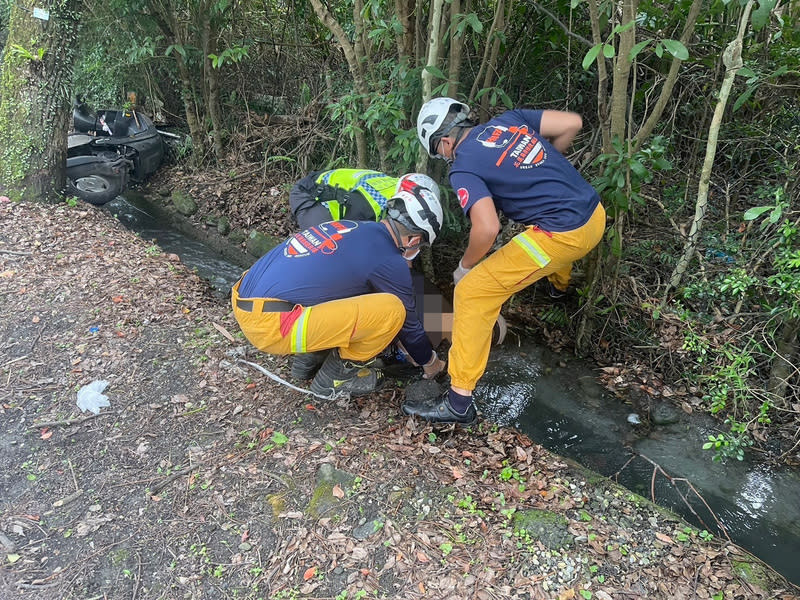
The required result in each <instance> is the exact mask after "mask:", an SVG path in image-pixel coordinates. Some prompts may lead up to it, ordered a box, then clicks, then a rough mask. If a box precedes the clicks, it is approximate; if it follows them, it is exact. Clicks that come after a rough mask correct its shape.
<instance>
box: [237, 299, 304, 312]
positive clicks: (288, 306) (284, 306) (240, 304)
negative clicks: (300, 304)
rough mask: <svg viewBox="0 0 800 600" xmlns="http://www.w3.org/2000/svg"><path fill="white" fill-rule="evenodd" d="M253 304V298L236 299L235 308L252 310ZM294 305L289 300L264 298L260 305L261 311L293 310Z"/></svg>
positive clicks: (246, 310)
mask: <svg viewBox="0 0 800 600" xmlns="http://www.w3.org/2000/svg"><path fill="white" fill-rule="evenodd" d="M253 304H254V301H253V300H237V301H236V308H238V309H239V310H243V311H245V312H253ZM294 307H295V305H294V304H292V303H291V302H285V301H284V300H265V301H264V304H263V306H262V307H261V312H265V313H273V312H291V311H292V310H294Z"/></svg>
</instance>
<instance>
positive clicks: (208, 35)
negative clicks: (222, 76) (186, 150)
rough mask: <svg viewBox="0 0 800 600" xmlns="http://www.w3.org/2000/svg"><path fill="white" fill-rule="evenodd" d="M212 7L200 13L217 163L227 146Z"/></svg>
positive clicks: (206, 82) (204, 65)
mask: <svg viewBox="0 0 800 600" xmlns="http://www.w3.org/2000/svg"><path fill="white" fill-rule="evenodd" d="M210 13H211V7H210V6H209V5H208V4H207V3H203V4H202V5H201V6H200V10H199V11H198V17H199V21H200V23H199V24H198V25H199V28H200V39H201V41H202V44H201V47H202V49H203V58H202V60H203V74H204V76H205V86H204V88H205V89H204V92H205V96H206V102H205V105H206V107H207V110H208V116H209V119H210V121H211V142H212V144H213V148H214V156H215V158H216V159H217V161H221V160H222V159H223V158H225V146H224V143H223V139H222V137H223V130H224V125H223V123H222V117H221V115H220V108H219V68H216V69H215V68H214V66H213V65H212V64H211V59H210V58H209V55H211V54H217V35H218V31H217V28H216V27H215V26H214V22H213V21H212V19H211V17H210Z"/></svg>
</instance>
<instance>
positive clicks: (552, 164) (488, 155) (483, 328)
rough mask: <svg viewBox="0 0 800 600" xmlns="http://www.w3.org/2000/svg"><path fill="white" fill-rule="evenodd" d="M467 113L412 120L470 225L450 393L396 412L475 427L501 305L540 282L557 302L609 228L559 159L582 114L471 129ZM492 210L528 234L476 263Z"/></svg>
mask: <svg viewBox="0 0 800 600" xmlns="http://www.w3.org/2000/svg"><path fill="white" fill-rule="evenodd" d="M469 112H470V109H469V107H468V106H467V105H466V104H463V103H461V102H458V101H456V100H453V99H452V98H434V99H433V100H430V101H428V102H426V103H425V104H424V105H423V106H422V108H421V109H420V112H419V115H418V117H417V135H418V137H419V141H420V143H421V144H422V145H423V147H424V148H425V150H426V151H427V152H428V154H429V155H430V156H432V157H435V158H443V159H444V160H446V161H447V162H448V164H450V183H451V185H452V187H453V190H455V192H456V196H457V198H458V201H459V204H460V205H461V208H462V209H463V211H464V214H465V215H467V216H468V217H469V220H470V224H471V227H470V233H469V243H468V245H467V249H466V250H465V251H464V255H463V257H462V258H461V260H460V261H459V263H458V268H457V269H456V270H455V272H454V273H453V282H454V283H455V284H456V287H455V297H454V301H453V305H454V311H455V315H454V322H453V344H452V346H451V348H450V354H449V366H448V372H449V374H450V389H449V390H448V391H446V392H445V393H444V394H443V395H442V396H441V397H440V398H435V399H427V400H422V401H419V402H414V403H411V402H406V403H405V404H404V405H403V411H404V412H405V413H406V414H409V415H417V416H419V417H421V418H423V419H426V420H428V421H432V422H440V423H472V422H474V421H475V420H476V418H477V412H476V410H475V406H474V404H473V401H472V392H473V390H474V389H475V386H476V385H477V382H478V380H479V379H480V378H481V376H482V375H483V372H484V370H485V369H486V362H487V360H488V357H489V347H490V345H491V335H492V326H493V324H494V322H495V320H496V319H497V316H498V314H499V312H500V308H501V306H502V305H503V303H504V302H505V301H506V300H507V299H508V298H510V297H511V296H512V295H513V294H516V293H517V292H519V291H521V290H523V289H524V288H526V287H528V286H529V285H531V284H532V283H534V282H535V281H538V280H539V279H542V278H544V277H547V278H548V280H549V285H550V286H551V295H552V296H558V295H559V294H562V295H563V293H564V292H566V290H567V286H568V285H569V280H570V272H571V270H572V263H573V262H574V261H576V260H578V259H580V258H582V257H583V256H585V255H586V254H588V253H589V251H591V249H592V248H594V247H595V246H596V245H597V244H598V243H599V242H600V240H601V239H602V237H603V232H604V230H605V222H606V218H605V210H604V209H603V206H602V204H600V197H599V196H598V194H597V192H596V191H595V190H594V188H592V186H591V185H589V183H587V182H586V181H585V180H584V179H583V177H581V175H580V173H578V171H577V170H576V169H575V168H574V167H573V166H572V164H571V163H570V162H569V161H568V160H567V159H566V158H565V157H564V156H563V152H565V151H566V149H567V148H568V147H569V146H570V144H571V143H572V140H573V138H574V137H575V135H576V134H577V133H578V132H579V131H580V130H581V128H582V126H583V122H582V120H581V117H580V116H579V115H577V114H575V113H570V112H561V111H554V110H510V111H507V112H505V113H503V114H501V115H499V116H497V117H495V118H493V119H491V120H490V121H488V122H487V123H485V124H483V125H476V124H475V123H473V122H471V121H470V120H469ZM498 209H500V210H502V211H503V213H504V214H505V215H506V216H507V217H508V218H509V219H511V220H513V221H516V222H518V223H522V224H524V225H527V227H528V228H527V229H526V231H524V232H523V233H521V234H519V235H517V236H515V237H514V238H513V239H512V240H511V241H510V242H508V243H507V244H506V245H504V246H503V247H502V248H500V249H499V250H497V251H496V252H494V253H493V254H491V255H490V256H489V257H488V258H486V259H485V260H481V259H483V257H484V256H486V254H487V252H489V250H490V249H491V247H492V246H493V244H494V241H495V238H496V237H497V234H498V233H499V231H500V221H499V219H498V216H497V210H498Z"/></svg>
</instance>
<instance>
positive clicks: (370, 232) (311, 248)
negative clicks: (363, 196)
mask: <svg viewBox="0 0 800 600" xmlns="http://www.w3.org/2000/svg"><path fill="white" fill-rule="evenodd" d="M376 292H387V293H389V294H394V295H395V296H397V297H398V298H400V300H401V301H402V302H403V305H404V306H405V308H406V320H405V323H404V324H403V328H402V329H401V330H400V333H399V335H398V337H399V338H400V341H401V342H402V344H403V346H404V347H405V349H406V350H407V351H408V353H409V354H410V355H411V357H412V358H413V359H414V360H415V361H416V362H417V363H418V364H425V363H427V362H428V361H429V360H430V358H431V354H432V352H433V347H432V346H431V343H430V340H429V339H428V336H427V335H426V333H425V330H424V329H423V327H422V323H421V322H420V320H419V316H418V315H417V311H416V308H415V299H414V288H413V285H412V282H411V270H410V269H409V268H408V263H407V262H406V260H405V259H404V258H403V255H402V254H401V253H400V249H399V248H398V247H397V246H396V245H395V243H394V240H393V239H392V236H391V234H390V233H389V230H388V229H387V228H386V226H385V225H384V224H383V223H373V222H366V221H345V220H342V221H332V222H329V223H322V224H320V225H317V226H315V227H310V228H308V229H305V230H303V231H301V232H300V233H296V234H295V235H293V236H292V237H290V238H289V239H288V240H286V241H285V242H284V243H282V244H280V245H278V246H276V247H275V248H273V249H272V250H270V251H269V252H268V253H267V254H265V255H264V256H262V257H261V258H260V259H259V260H258V261H257V262H256V264H254V265H253V266H252V267H251V268H250V270H249V271H248V272H247V273H246V274H245V276H244V277H243V278H242V283H241V284H240V285H239V297H240V298H276V299H280V300H286V301H287V302H291V303H293V304H301V305H303V306H313V305H315V304H320V303H322V302H328V301H330V300H340V299H342V298H352V297H354V296H361V295H363V294H370V293H376Z"/></svg>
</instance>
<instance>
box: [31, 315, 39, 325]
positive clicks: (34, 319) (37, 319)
mask: <svg viewBox="0 0 800 600" xmlns="http://www.w3.org/2000/svg"><path fill="white" fill-rule="evenodd" d="M40 320H41V319H39V315H34V316H33V318H32V319H31V321H32V322H34V323H38V322H39V321H40Z"/></svg>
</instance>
